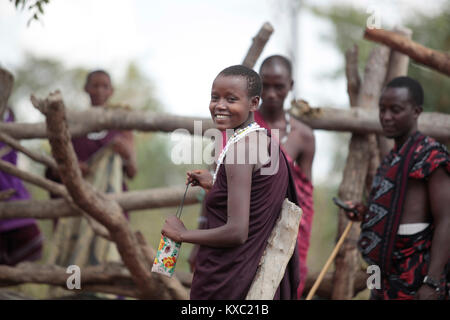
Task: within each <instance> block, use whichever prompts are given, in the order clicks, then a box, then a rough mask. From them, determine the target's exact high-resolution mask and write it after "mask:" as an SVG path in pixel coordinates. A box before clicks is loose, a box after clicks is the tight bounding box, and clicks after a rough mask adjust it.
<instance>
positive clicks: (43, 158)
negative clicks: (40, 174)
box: [0, 132, 57, 170]
mask: <svg viewBox="0 0 450 320" xmlns="http://www.w3.org/2000/svg"><path fill="white" fill-rule="evenodd" d="M0 141H2V142H4V143H5V144H7V145H9V146H10V147H11V148H13V149H15V150H17V151H20V152H22V153H23V154H25V155H27V156H28V157H30V159H32V160H34V161H37V162H39V163H42V164H43V165H45V166H47V167H50V168H52V169H54V170H57V167H56V162H55V160H53V158H51V157H49V156H47V155H46V154H44V153H37V152H35V151H33V150H29V149H27V148H25V147H24V146H22V145H21V144H20V142H19V141H17V140H16V139H14V138H13V137H10V136H9V135H7V134H6V133H3V132H0Z"/></svg>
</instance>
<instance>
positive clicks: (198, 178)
mask: <svg viewBox="0 0 450 320" xmlns="http://www.w3.org/2000/svg"><path fill="white" fill-rule="evenodd" d="M186 174H187V179H186V184H189V183H191V184H192V185H193V186H200V187H202V188H203V189H205V191H209V190H211V188H212V186H213V179H212V175H211V173H210V172H209V171H208V170H206V169H201V170H193V171H188V172H187V173H186Z"/></svg>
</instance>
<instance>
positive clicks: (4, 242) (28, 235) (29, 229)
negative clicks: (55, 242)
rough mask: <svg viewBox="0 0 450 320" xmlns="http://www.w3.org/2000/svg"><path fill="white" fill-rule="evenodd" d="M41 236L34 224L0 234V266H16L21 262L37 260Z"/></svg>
mask: <svg viewBox="0 0 450 320" xmlns="http://www.w3.org/2000/svg"><path fill="white" fill-rule="evenodd" d="M42 240H43V239H42V235H41V232H40V230H39V228H38V227H37V225H36V224H31V225H28V226H24V227H21V228H17V229H14V230H10V231H6V232H1V233H0V264H6V265H10V266H13V265H16V264H17V263H19V262H22V261H35V260H39V259H40V258H41V255H42Z"/></svg>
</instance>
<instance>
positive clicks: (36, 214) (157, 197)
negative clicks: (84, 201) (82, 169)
mask: <svg viewBox="0 0 450 320" xmlns="http://www.w3.org/2000/svg"><path fill="white" fill-rule="evenodd" d="M200 192H201V190H200V188H199V187H192V188H189V190H188V193H187V194H186V199H185V202H184V204H185V205H189V204H195V203H198V197H199V195H200ZM183 193H184V188H179V187H169V188H155V189H149V190H140V191H129V192H123V193H118V194H106V195H105V196H106V197H107V198H108V199H110V200H113V201H117V203H118V204H119V205H120V206H121V207H122V209H123V210H125V211H132V210H142V209H156V208H166V207H175V206H177V205H178V204H179V201H180V199H181V197H182V196H183ZM80 211H81V210H80ZM80 211H77V210H74V209H73V207H71V206H70V205H68V204H67V202H66V201H65V200H63V199H51V200H23V201H10V202H0V219H12V218H35V219H55V218H66V217H75V216H78V215H80Z"/></svg>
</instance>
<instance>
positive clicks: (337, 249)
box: [306, 221, 353, 300]
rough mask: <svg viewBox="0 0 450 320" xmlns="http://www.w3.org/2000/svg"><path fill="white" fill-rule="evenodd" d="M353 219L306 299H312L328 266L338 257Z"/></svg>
mask: <svg viewBox="0 0 450 320" xmlns="http://www.w3.org/2000/svg"><path fill="white" fill-rule="evenodd" d="M352 225H353V221H350V222H349V223H348V224H347V227H346V228H345V230H344V232H343V233H342V235H341V237H340V238H339V241H338V243H337V244H336V246H335V247H334V249H333V252H331V255H330V257H329V258H328V260H327V262H326V263H325V265H324V266H323V268H322V271H320V274H319V277H318V278H317V280H316V282H314V285H313V287H312V288H311V290H310V291H309V293H308V296H307V297H306V300H311V299H312V297H313V296H314V293H316V290H317V288H318V287H319V285H320V283H321V282H322V279H323V277H324V276H325V274H326V273H327V270H328V268H329V267H330V265H331V263H332V262H333V260H334V258H335V257H336V255H337V253H338V251H339V249H340V248H341V246H342V244H343V243H344V240H345V238H346V237H347V235H348V233H349V232H350V229H351V228H352Z"/></svg>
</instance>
